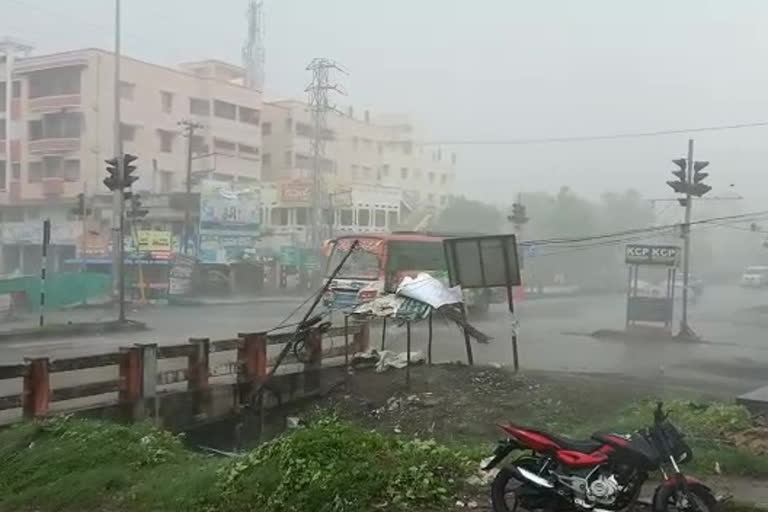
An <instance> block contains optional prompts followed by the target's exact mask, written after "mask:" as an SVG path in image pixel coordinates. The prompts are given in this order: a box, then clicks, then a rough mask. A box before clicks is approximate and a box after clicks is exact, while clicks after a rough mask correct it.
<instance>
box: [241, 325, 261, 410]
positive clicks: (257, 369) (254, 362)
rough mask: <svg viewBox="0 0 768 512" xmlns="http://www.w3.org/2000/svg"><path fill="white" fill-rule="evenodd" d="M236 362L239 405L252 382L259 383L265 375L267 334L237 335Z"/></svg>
mask: <svg viewBox="0 0 768 512" xmlns="http://www.w3.org/2000/svg"><path fill="white" fill-rule="evenodd" d="M237 336H238V338H240V344H239V346H238V347H237V362H238V364H239V366H240V371H239V372H238V382H239V384H240V386H239V389H240V403H243V400H244V398H245V397H246V396H247V395H248V392H249V391H250V389H251V387H252V385H253V383H254V382H261V381H262V380H263V379H264V377H266V375H267V334H266V333H264V332H254V333H238V335H237Z"/></svg>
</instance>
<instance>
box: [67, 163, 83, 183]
mask: <svg viewBox="0 0 768 512" xmlns="http://www.w3.org/2000/svg"><path fill="white" fill-rule="evenodd" d="M63 178H64V181H69V182H77V181H80V160H64V176H63Z"/></svg>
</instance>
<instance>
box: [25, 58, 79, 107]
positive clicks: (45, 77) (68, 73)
mask: <svg viewBox="0 0 768 512" xmlns="http://www.w3.org/2000/svg"><path fill="white" fill-rule="evenodd" d="M81 75H82V72H81V70H80V67H79V66H72V67H64V68H54V69H43V70H41V71H34V72H32V73H30V74H29V97H30V99H34V98H42V97H46V96H61V95H64V94H80V77H81Z"/></svg>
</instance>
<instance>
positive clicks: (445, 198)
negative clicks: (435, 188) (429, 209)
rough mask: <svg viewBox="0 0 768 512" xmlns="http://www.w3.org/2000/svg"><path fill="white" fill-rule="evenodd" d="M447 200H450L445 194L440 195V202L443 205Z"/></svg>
mask: <svg viewBox="0 0 768 512" xmlns="http://www.w3.org/2000/svg"><path fill="white" fill-rule="evenodd" d="M447 200H448V198H447V197H445V196H440V204H441V205H444V204H445V202H446V201H447Z"/></svg>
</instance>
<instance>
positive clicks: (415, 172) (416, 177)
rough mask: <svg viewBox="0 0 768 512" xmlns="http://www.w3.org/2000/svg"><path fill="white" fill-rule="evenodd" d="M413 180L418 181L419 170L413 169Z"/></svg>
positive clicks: (419, 176)
mask: <svg viewBox="0 0 768 512" xmlns="http://www.w3.org/2000/svg"><path fill="white" fill-rule="evenodd" d="M413 179H416V180H420V179H421V169H414V170H413Z"/></svg>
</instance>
